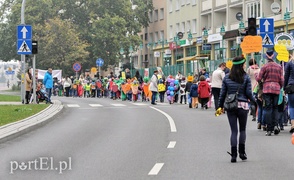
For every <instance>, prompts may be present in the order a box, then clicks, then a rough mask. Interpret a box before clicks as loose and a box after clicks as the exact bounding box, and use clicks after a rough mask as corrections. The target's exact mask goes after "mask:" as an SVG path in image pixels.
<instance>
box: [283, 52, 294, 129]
mask: <svg viewBox="0 0 294 180" xmlns="http://www.w3.org/2000/svg"><path fill="white" fill-rule="evenodd" d="M293 58H294V57H292V56H291V60H290V61H289V63H287V64H286V67H285V83H284V89H285V93H286V94H288V104H289V112H290V119H291V129H290V133H294V73H293V72H294V61H293Z"/></svg>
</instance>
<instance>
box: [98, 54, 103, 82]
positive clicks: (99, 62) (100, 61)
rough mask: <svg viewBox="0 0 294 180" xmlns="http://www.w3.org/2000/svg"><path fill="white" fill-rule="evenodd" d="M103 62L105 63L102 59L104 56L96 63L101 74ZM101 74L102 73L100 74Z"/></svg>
mask: <svg viewBox="0 0 294 180" xmlns="http://www.w3.org/2000/svg"><path fill="white" fill-rule="evenodd" d="M103 64H104V60H103V59H102V58H98V59H97V60H96V65H97V66H98V67H99V70H98V71H99V74H100V72H101V71H100V67H101V66H103ZM100 75H101V74H100ZM98 78H99V77H98Z"/></svg>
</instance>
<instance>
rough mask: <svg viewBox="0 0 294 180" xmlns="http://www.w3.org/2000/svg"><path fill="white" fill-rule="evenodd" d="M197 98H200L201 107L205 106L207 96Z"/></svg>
mask: <svg viewBox="0 0 294 180" xmlns="http://www.w3.org/2000/svg"><path fill="white" fill-rule="evenodd" d="M199 99H200V103H201V107H207V103H208V101H209V98H199Z"/></svg>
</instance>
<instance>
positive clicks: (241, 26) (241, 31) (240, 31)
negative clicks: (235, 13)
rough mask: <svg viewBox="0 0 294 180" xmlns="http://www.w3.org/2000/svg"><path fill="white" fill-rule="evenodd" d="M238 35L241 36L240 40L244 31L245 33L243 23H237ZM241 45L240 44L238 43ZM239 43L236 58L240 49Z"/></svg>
mask: <svg viewBox="0 0 294 180" xmlns="http://www.w3.org/2000/svg"><path fill="white" fill-rule="evenodd" d="M238 30H239V33H240V35H241V39H242V34H243V33H244V31H245V26H244V23H243V21H240V23H239V29H238ZM240 43H241V42H240ZM240 43H239V44H238V54H237V56H239V55H240V54H241V53H240V54H239V51H241V49H240Z"/></svg>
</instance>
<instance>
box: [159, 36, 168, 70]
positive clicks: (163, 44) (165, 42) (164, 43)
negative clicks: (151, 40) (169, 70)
mask: <svg viewBox="0 0 294 180" xmlns="http://www.w3.org/2000/svg"><path fill="white" fill-rule="evenodd" d="M158 44H161V54H162V58H161V59H162V61H161V65H163V62H164V46H165V45H166V44H167V40H164V39H161V40H159V41H158Z"/></svg>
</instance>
